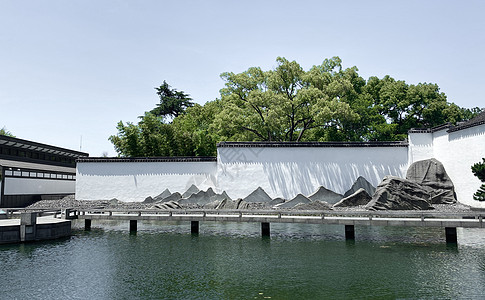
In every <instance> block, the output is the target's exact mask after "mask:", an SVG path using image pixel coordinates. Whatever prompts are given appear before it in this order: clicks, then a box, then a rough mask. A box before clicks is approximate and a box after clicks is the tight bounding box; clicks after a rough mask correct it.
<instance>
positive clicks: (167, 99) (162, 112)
mask: <svg viewBox="0 0 485 300" xmlns="http://www.w3.org/2000/svg"><path fill="white" fill-rule="evenodd" d="M155 90H157V95H158V97H159V98H160V103H158V104H157V106H156V107H155V108H154V109H152V110H151V111H150V112H151V113H152V114H153V115H155V116H157V117H171V118H176V117H178V116H179V115H181V114H183V113H184V111H185V110H186V109H187V108H188V107H191V106H193V105H194V103H193V102H192V98H190V97H189V95H188V94H186V93H184V92H183V91H177V90H176V89H172V88H171V86H170V85H168V83H167V82H166V81H165V80H164V81H163V83H162V84H161V85H160V86H159V87H157V88H155Z"/></svg>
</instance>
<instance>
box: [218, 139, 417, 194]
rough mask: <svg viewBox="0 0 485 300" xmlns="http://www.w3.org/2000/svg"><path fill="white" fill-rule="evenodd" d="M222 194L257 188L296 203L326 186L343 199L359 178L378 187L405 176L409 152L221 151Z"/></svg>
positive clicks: (334, 149)
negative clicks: (391, 177)
mask: <svg viewBox="0 0 485 300" xmlns="http://www.w3.org/2000/svg"><path fill="white" fill-rule="evenodd" d="M217 151H218V153H217V154H218V155H217V157H218V158H217V185H218V191H219V192H220V191H222V190H225V191H226V192H227V193H228V195H229V196H230V197H231V198H244V197H245V196H247V195H248V194H250V193H251V192H252V191H254V190H255V189H256V188H257V187H259V186H260V187H262V188H263V189H264V190H265V191H266V192H267V193H268V195H269V196H271V197H273V198H275V197H283V198H285V199H292V198H293V197H295V196H296V195H297V194H299V193H301V194H303V195H310V194H312V193H313V192H315V191H316V190H317V189H318V187H320V186H324V187H326V188H328V189H330V190H333V191H335V192H337V193H341V194H343V193H344V192H345V191H347V190H348V189H350V187H351V186H352V184H353V183H354V182H355V180H356V179H357V178H358V177H359V176H363V177H364V178H366V179H367V180H368V181H369V182H370V183H372V184H373V185H374V186H376V185H377V184H379V183H380V182H381V180H382V178H383V177H384V176H386V175H394V176H401V177H402V176H405V174H406V173H405V172H406V169H407V165H408V152H407V147H264V148H263V147H220V148H218V150H217Z"/></svg>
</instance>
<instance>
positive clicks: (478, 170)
mask: <svg viewBox="0 0 485 300" xmlns="http://www.w3.org/2000/svg"><path fill="white" fill-rule="evenodd" d="M472 172H473V174H474V175H475V176H477V177H478V179H480V181H481V182H485V158H482V162H479V163H476V164H474V165H473V166H472ZM473 199H475V200H478V201H485V184H482V186H481V187H480V188H479V189H478V190H477V192H476V193H475V194H473Z"/></svg>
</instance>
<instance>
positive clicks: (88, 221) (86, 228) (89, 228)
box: [84, 219, 91, 231]
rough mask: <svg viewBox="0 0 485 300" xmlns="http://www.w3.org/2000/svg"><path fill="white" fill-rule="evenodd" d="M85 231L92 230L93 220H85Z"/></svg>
mask: <svg viewBox="0 0 485 300" xmlns="http://www.w3.org/2000/svg"><path fill="white" fill-rule="evenodd" d="M84 230H86V231H89V230H91V219H84Z"/></svg>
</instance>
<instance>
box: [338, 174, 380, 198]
mask: <svg viewBox="0 0 485 300" xmlns="http://www.w3.org/2000/svg"><path fill="white" fill-rule="evenodd" d="M359 189H364V190H365V191H366V192H367V194H369V196H372V195H374V193H375V191H376V188H375V187H374V186H373V185H372V184H371V183H370V182H369V181H367V179H365V178H364V177H362V176H359V177H358V178H357V179H356V180H355V182H354V184H353V185H352V187H351V188H350V189H349V190H348V191H346V192H345V194H344V197H348V196H350V195H352V194H354V193H355V192H357V191H358V190H359Z"/></svg>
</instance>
